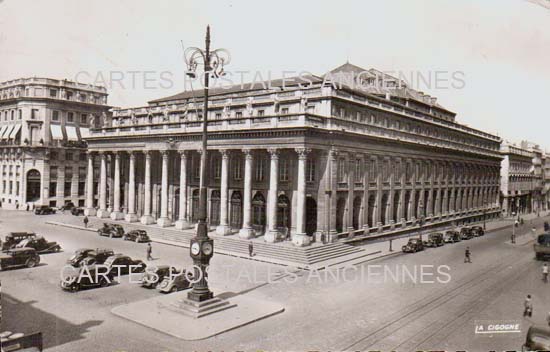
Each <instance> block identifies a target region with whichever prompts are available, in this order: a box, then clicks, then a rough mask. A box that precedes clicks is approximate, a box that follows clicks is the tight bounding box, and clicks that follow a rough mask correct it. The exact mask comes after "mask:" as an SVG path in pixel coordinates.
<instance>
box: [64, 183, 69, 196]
mask: <svg viewBox="0 0 550 352" xmlns="http://www.w3.org/2000/svg"><path fill="white" fill-rule="evenodd" d="M63 195H64V196H65V197H70V196H71V182H65V189H64V190H63Z"/></svg>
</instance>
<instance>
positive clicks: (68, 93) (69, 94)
mask: <svg viewBox="0 0 550 352" xmlns="http://www.w3.org/2000/svg"><path fill="white" fill-rule="evenodd" d="M67 100H73V92H71V91H67Z"/></svg>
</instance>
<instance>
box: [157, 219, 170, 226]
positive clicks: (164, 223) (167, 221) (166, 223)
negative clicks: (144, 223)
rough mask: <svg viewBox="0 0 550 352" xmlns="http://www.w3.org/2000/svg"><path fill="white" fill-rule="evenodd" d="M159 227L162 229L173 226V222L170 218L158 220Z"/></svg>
mask: <svg viewBox="0 0 550 352" xmlns="http://www.w3.org/2000/svg"><path fill="white" fill-rule="evenodd" d="M157 225H159V226H160V227H168V226H172V220H170V219H168V218H159V219H158V220H157Z"/></svg>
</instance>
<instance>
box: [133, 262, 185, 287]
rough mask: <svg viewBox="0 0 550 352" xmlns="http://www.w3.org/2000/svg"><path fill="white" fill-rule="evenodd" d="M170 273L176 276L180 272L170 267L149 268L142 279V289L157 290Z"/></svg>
mask: <svg viewBox="0 0 550 352" xmlns="http://www.w3.org/2000/svg"><path fill="white" fill-rule="evenodd" d="M170 273H171V274H172V275H176V274H178V273H179V271H178V270H177V269H176V268H174V267H173V266H170V265H159V266H156V267H148V268H147V269H146V270H145V273H144V274H143V277H142V279H141V287H145V288H156V287H157V286H158V284H160V283H161V282H162V281H163V280H164V278H166V277H167V276H169V275H170Z"/></svg>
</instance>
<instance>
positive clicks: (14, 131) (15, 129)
mask: <svg viewBox="0 0 550 352" xmlns="http://www.w3.org/2000/svg"><path fill="white" fill-rule="evenodd" d="M20 129H21V125H15V126H14V127H13V130H12V131H11V134H10V136H9V139H15V137H16V136H17V133H18V132H19V130H20Z"/></svg>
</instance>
